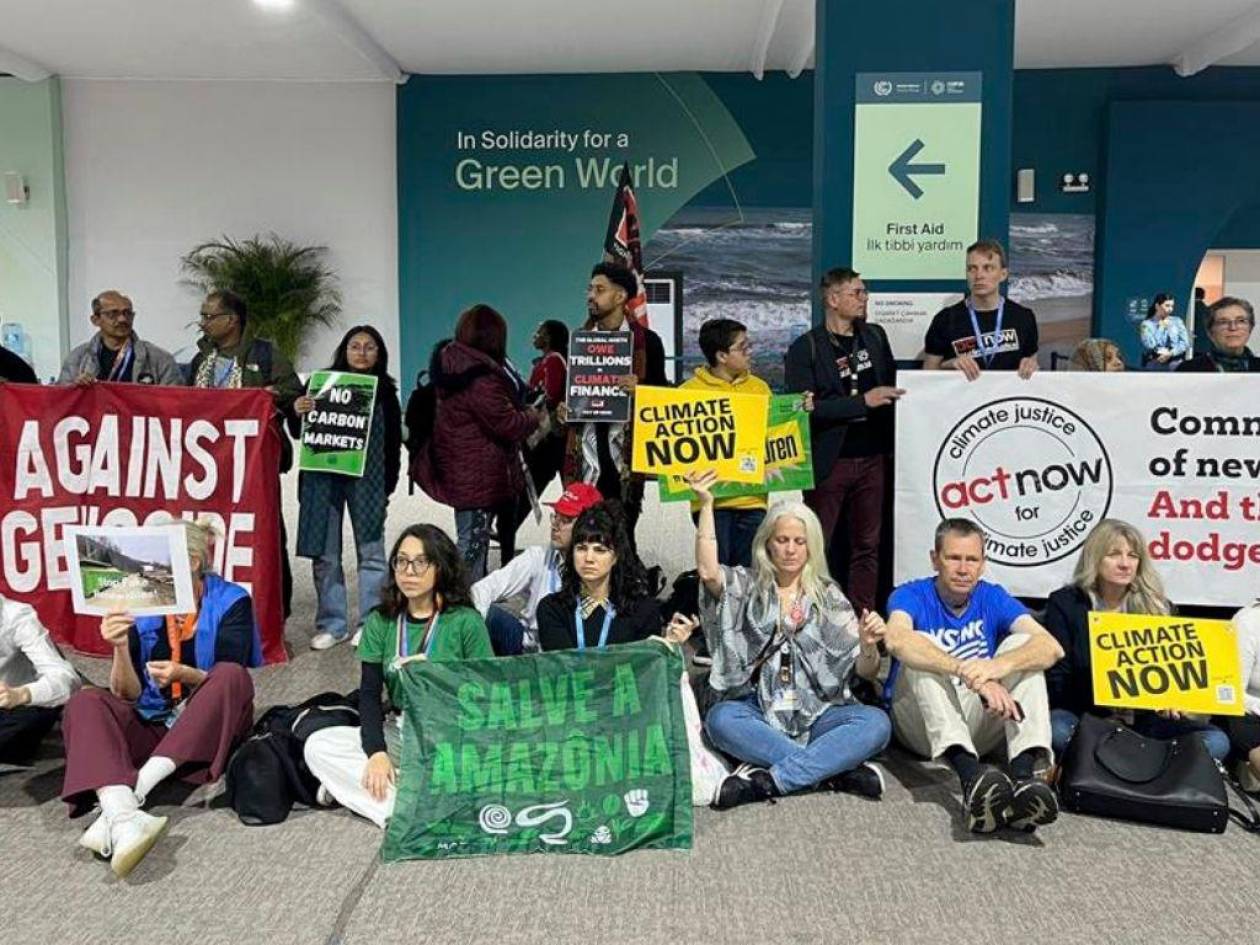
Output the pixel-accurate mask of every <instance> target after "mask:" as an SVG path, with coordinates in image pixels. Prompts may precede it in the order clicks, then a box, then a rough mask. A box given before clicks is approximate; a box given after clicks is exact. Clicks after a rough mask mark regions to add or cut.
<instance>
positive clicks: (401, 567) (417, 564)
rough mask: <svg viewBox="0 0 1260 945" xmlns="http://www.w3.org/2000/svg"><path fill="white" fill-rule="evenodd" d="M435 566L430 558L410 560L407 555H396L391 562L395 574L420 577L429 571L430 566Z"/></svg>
mask: <svg viewBox="0 0 1260 945" xmlns="http://www.w3.org/2000/svg"><path fill="white" fill-rule="evenodd" d="M431 564H433V562H432V561H430V560H429V559H428V558H424V557H420V558H408V557H407V556H406V555H395V556H394V560H393V561H391V562H390V566H391V567H392V568H393V569H394V573H395V574H402V573H403V572H406V573H407V574H414V575H416V576H419V575H421V574H424V572H425V571H427V570H429V566H430V565H431Z"/></svg>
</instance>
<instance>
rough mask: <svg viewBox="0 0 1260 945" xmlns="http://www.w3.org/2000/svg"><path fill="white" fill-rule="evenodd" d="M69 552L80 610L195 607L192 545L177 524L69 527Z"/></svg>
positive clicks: (150, 611) (155, 610)
mask: <svg viewBox="0 0 1260 945" xmlns="http://www.w3.org/2000/svg"><path fill="white" fill-rule="evenodd" d="M65 550H66V561H67V564H68V566H69V571H70V593H71V595H72V596H73V598H74V610H75V613H80V614H102V615H104V614H108V613H110V612H111V611H118V610H123V611H126V612H128V613H130V614H133V615H145V614H186V613H191V612H192V611H193V610H194V609H195V608H194V603H193V593H192V576H191V573H190V569H189V565H188V547H187V544H186V542H185V539H184V531H183V529H182V528H180V527H179V526H177V525H153V526H143V527H126V526H113V527H110V526H100V527H93V526H70V527H67V528H66V529H65Z"/></svg>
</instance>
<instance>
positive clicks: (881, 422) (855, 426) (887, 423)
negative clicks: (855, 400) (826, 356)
mask: <svg viewBox="0 0 1260 945" xmlns="http://www.w3.org/2000/svg"><path fill="white" fill-rule="evenodd" d="M827 337H828V339H830V341H831V350H832V354H833V355H834V356H835V362H836V372H837V374H838V375H839V377H840V387H841V388H842V389H847V390H848V393H849V395H850V396H854V395H862V394H865V393H866V392H867V391H869V390H872V389H874V388H875V387H877V386H879V382H878V380H877V379H876V377H875V365H874V363H873V362H872V361H871V353H870V352H869V351H867V350H866V346H865V345H863V344H862V341H861V339H860V338H859V337H858V336H857V335H856V334H852V335H837V334H833V333H832V332H830V331H829V332H827ZM892 418H893V414H892V410H891V409H887V408H881V409H879V410H872V411H870V412H869V413H868V414H867V416H866V417H865V418H863V419H859V420H854V421H851V422H850V423H849V424H848V429H847V430H846V431H845V434H844V442H843V443H841V445H840V453H839V455H840V456H842V457H845V458H849V459H853V458H857V457H861V456H880V455H883V454H885V453H889V452H891V451H892Z"/></svg>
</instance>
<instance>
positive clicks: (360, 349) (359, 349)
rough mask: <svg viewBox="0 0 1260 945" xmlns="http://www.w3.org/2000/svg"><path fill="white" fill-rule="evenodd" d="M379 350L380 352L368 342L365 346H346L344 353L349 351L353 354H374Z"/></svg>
mask: <svg viewBox="0 0 1260 945" xmlns="http://www.w3.org/2000/svg"><path fill="white" fill-rule="evenodd" d="M380 350H381V349H380V348H378V347H377V346H376V345H374V344H372V343H371V342H368V343H367V344H363V345H347V346H346V351H351V352H353V353H355V354H376V352H378V351H380Z"/></svg>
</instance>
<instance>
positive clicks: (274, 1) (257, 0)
mask: <svg viewBox="0 0 1260 945" xmlns="http://www.w3.org/2000/svg"><path fill="white" fill-rule="evenodd" d="M254 4H255V5H256V6H260V7H262V8H263V9H264V10H292V9H293V8H294V7H295V6H297V0H254Z"/></svg>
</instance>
